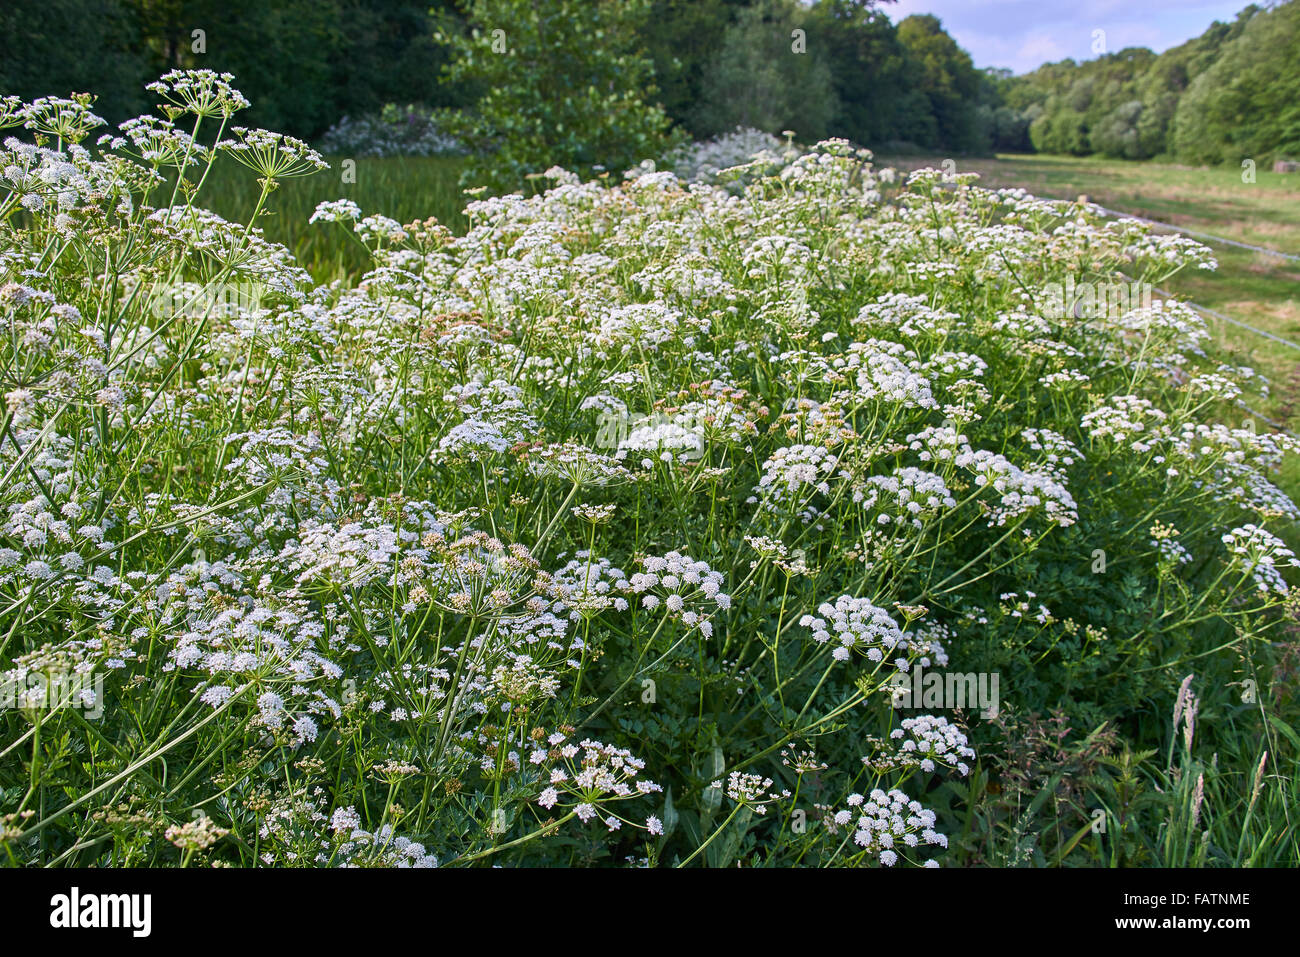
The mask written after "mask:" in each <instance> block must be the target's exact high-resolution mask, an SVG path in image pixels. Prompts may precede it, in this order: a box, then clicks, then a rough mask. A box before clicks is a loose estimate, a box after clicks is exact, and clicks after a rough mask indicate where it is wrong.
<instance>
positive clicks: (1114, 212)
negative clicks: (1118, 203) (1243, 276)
mask: <svg viewBox="0 0 1300 957" xmlns="http://www.w3.org/2000/svg"><path fill="white" fill-rule="evenodd" d="M1093 205H1096V204H1095V203H1094V204H1093ZM1097 208H1098V209H1100V210H1101V211H1102V212H1103V213H1105V214H1106V215H1107V216H1118V217H1120V218H1121V219H1136V220H1137V221H1138V222H1140V223H1148V224H1150V225H1152V226H1158V227H1159V228H1161V229H1169V230H1172V231H1173V232H1176V233H1182V234H1183V235H1185V236H1195V237H1196V238H1197V239H1208V240H1210V241H1211V242H1215V243H1223V244H1224V245H1227V246H1236V247H1237V248H1239V249H1249V250H1251V251H1252V252H1257V253H1264V254H1266V255H1269V256H1280V257H1281V258H1283V259H1289V260H1291V262H1300V256H1296V255H1293V254H1291V253H1284V252H1282V251H1281V250H1278V249H1269V248H1268V247H1267V246H1254V245H1252V244H1250V243H1243V242H1240V241H1238V240H1236V239H1228V238H1226V237H1224V236H1215V235H1213V234H1212V233H1203V232H1200V231H1199V230H1195V229H1188V228H1187V227H1185V226H1175V225H1174V224H1173V223H1164V222H1161V221H1160V220H1158V219H1147V218H1146V217H1145V216H1136V215H1134V214H1133V213H1126V212H1124V211H1123V210H1119V209H1108V208H1107V207H1105V206H1097Z"/></svg>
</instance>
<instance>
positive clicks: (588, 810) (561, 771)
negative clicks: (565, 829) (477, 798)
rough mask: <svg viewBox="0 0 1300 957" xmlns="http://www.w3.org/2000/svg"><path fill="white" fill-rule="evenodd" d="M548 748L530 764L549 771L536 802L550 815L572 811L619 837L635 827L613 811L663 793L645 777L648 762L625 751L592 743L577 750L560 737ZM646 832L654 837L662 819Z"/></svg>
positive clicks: (555, 735)
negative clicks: (623, 829) (618, 833)
mask: <svg viewBox="0 0 1300 957" xmlns="http://www.w3.org/2000/svg"><path fill="white" fill-rule="evenodd" d="M546 745H547V747H544V748H543V747H541V746H539V747H537V748H536V749H534V750H533V752H532V754H531V755H530V757H529V763H530V764H532V765H534V766H537V767H540V768H543V769H544V770H545V769H546V768H549V769H550V770H549V771H548V772H547V773H546V782H547V787H546V788H545V789H544V790H543V791H542V793H541V794H540V795H538V797H537V803H538V804H540V805H541V806H542V807H544V808H545V809H546V810H548V811H550V810H553V809H555V808H557V807H566V806H567V807H571V808H572V810H573V813H574V814H575V815H576V816H577V818H578V820H580V821H582V822H583V823H584V824H586V823H588V822H590V821H592V820H600V821H601V823H603V824H604V825H605V827H606V828H608V829H609V830H611V831H617V830H619V829H620V828H621V827H622V825H623V824H624V823H630V822H628V821H627V819H626V818H621V817H619V816H618V815H617V814H616V813H614V812H613V811H611V810H610V809H609V807H608V805H610V804H614V803H617V802H620V801H627V800H631V799H634V798H638V797H642V796H644V795H647V794H653V793H654V792H656V791H661V790H663V789H662V788H661V787H659V785H657V784H655V783H654V782H653V781H649V780H647V779H645V778H643V777H640V774H641V771H642V770H643V769H644V768H645V762H644V761H642V760H641V759H640V758H636V757H633V755H632V752H631V751H628V750H627V749H625V748H617V747H614V746H613V745H609V744H602V743H601V742H599V741H595V740H592V739H590V738H587V739H584V740H583V741H581V742H579V743H578V744H573V743H572V742H570V741H569V740H568V735H566V734H565V733H563V732H560V731H556V732H555V733H553V734H551V735H550V736H548V737H547V738H546ZM634 826H640V825H634ZM645 827H646V828H647V829H649V830H650V831H651V832H652V833H653V832H654V831H656V830H657V819H656V818H653V817H651V818H648V819H647V820H646V824H645Z"/></svg>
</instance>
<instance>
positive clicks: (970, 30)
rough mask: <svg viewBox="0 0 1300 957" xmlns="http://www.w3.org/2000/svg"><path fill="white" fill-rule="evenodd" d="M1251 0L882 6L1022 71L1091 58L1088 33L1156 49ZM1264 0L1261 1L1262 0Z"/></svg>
mask: <svg viewBox="0 0 1300 957" xmlns="http://www.w3.org/2000/svg"><path fill="white" fill-rule="evenodd" d="M1249 2H1250V0H898V2H897V3H888V4H882V5H881V9H882V10H883V11H884V12H885V13H886V14H888V15H889V18H890V19H891V20H893V21H894V22H895V23H897V22H898V21H899V20H901V19H902V18H903V17H905V16H908V15H909V14H913V13H933V14H934V15H935V16H937V17H938V18H939V19H940V20H942V21H943V25H944V28H945V29H946V30H947V31H948V33H949V34H950V35H952V36H953V37H954V38H955V39H956V40H957V42H958V43H959V44H960V45H961V46H962V47H963V48H964V49H965V50H966V51H967V52H968V53H969V54H970V55H971V57H972V58H973V59H974V60H975V65H976V66H977V67H986V66H995V67H1010V68H1011V69H1012V70H1014V71H1015V72H1016V73H1024V72H1026V71H1028V70H1032V69H1034V68H1035V67H1037V66H1039V65H1040V64H1043V63H1050V62H1053V61H1055V60H1063V59H1065V58H1066V57H1072V58H1074V59H1075V60H1090V59H1092V58H1093V57H1095V56H1096V55H1097V54H1096V53H1094V52H1093V42H1094V40H1093V31H1095V30H1104V31H1105V43H1106V52H1109V53H1113V52H1115V51H1117V50H1122V49H1124V48H1125V47H1133V46H1140V47H1149V48H1150V49H1152V50H1155V51H1156V52H1157V53H1159V52H1160V51H1162V50H1166V49H1168V48H1169V47H1172V46H1177V45H1178V44H1180V43H1182V42H1183V41H1184V40H1188V39H1190V38H1191V37H1194V36H1197V35H1199V34H1201V33H1203V32H1204V31H1205V28H1206V27H1208V26H1209V25H1210V24H1211V23H1213V22H1214V21H1215V20H1223V21H1231V20H1234V19H1236V16H1237V11H1238V10H1240V9H1242V8H1243V7H1245V6H1247V5H1248V4H1249ZM1262 5H1263V4H1262V3H1261V6H1262Z"/></svg>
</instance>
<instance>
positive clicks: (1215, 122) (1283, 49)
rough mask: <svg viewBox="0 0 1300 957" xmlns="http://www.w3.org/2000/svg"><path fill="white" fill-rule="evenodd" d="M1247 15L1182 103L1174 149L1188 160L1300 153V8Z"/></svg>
mask: <svg viewBox="0 0 1300 957" xmlns="http://www.w3.org/2000/svg"><path fill="white" fill-rule="evenodd" d="M1248 12H1249V11H1245V10H1243V11H1242V14H1241V17H1242V18H1244V19H1245V23H1244V28H1243V29H1242V30H1241V32H1240V34H1239V35H1238V36H1236V37H1235V38H1234V39H1232V40H1229V41H1228V42H1227V43H1225V44H1224V46H1223V49H1222V52H1221V53H1220V55H1219V58H1218V59H1217V60H1216V61H1215V62H1214V64H1213V65H1212V66H1211V67H1209V68H1208V69H1207V70H1205V71H1204V72H1203V73H1201V74H1200V76H1198V77H1197V78H1196V79H1195V80H1193V81H1192V83H1191V85H1190V86H1189V87H1188V88H1187V92H1186V94H1184V96H1183V97H1182V99H1181V100H1180V101H1179V104H1178V111H1177V113H1176V114H1175V116H1174V123H1173V129H1174V131H1173V141H1174V142H1173V146H1174V150H1175V152H1176V154H1177V155H1178V156H1179V157H1180V158H1182V159H1186V160H1190V161H1192V162H1198V163H1234V164H1235V163H1238V162H1240V161H1241V160H1242V159H1244V158H1252V159H1255V160H1257V161H1264V160H1267V159H1271V158H1274V157H1277V156H1284V155H1292V156H1294V155H1300V96H1297V86H1300V80H1298V78H1300V3H1295V2H1292V3H1286V4H1282V5H1281V6H1278V7H1274V8H1273V9H1272V10H1258V9H1257V8H1256V9H1255V11H1254V12H1253V13H1250V15H1249V16H1247V14H1248Z"/></svg>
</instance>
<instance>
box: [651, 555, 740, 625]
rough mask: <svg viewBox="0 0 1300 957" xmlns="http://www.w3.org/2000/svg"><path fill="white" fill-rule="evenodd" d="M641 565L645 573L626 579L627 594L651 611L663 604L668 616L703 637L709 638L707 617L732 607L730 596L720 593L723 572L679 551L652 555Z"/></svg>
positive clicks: (709, 623) (721, 591)
mask: <svg viewBox="0 0 1300 957" xmlns="http://www.w3.org/2000/svg"><path fill="white" fill-rule="evenodd" d="M640 564H641V567H642V568H644V569H645V571H641V572H637V573H636V574H634V575H633V576H632V577H631V578H629V579H628V592H629V593H630V594H633V595H641V596H642V597H641V607H643V608H645V609H647V610H648V611H654V610H656V609H657V608H659V607H660V606H661V605H662V606H663V609H664V611H665V612H666V613H667V615H668V617H670V618H672V619H674V620H676V621H680V622H681V623H682V624H683V625H685V626H686V627H687V628H698V629H699V630H700V632H701V633H702V634H703V635H704V637H705V638H708V637H710V636H712V634H713V623H712V622H711V621H710V620H709V618H708V615H709V614H710V613H711V612H712V611H713V610H717V611H726V610H727V609H728V608H730V607H731V596H730V595H728V594H727V593H726V592H724V591H723V590H722V585H723V582H724V576H723V574H722V572H719V571H714V570H713V569H712V568H710V567H709V563H708V562H701V561H696V560H695V559H693V558H691V556H690V555H683V554H681V553H680V552H669V553H668V554H666V555H662V556H659V555H651V556H649V557H647V558H643V559H641V561H640ZM709 606H712V608H710V607H709Z"/></svg>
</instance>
